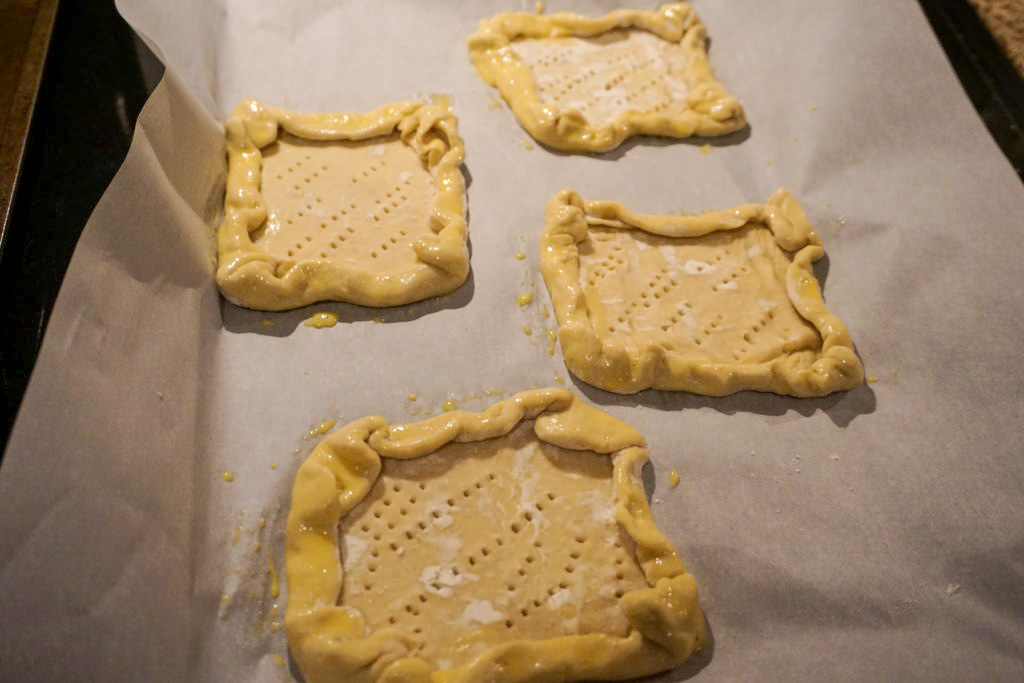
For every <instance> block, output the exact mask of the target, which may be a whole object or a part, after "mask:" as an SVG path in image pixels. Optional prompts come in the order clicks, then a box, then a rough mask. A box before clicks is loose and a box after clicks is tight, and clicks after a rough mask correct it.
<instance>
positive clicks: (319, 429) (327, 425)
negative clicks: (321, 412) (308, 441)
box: [309, 420, 337, 436]
mask: <svg viewBox="0 0 1024 683" xmlns="http://www.w3.org/2000/svg"><path fill="white" fill-rule="evenodd" d="M336 424H337V421H335V420H324V421H323V422H321V423H320V424H318V425H317V426H316V427H314V428H313V430H312V431H311V432H310V433H309V435H310V436H323V435H324V434H326V433H327V432H329V431H330V430H331V428H332V427H333V426H334V425H336Z"/></svg>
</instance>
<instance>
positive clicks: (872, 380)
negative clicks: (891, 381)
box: [868, 375, 878, 384]
mask: <svg viewBox="0 0 1024 683" xmlns="http://www.w3.org/2000/svg"><path fill="white" fill-rule="evenodd" d="M877 381H878V378H877V377H875V376H874V375H868V384H874V383H875V382H877Z"/></svg>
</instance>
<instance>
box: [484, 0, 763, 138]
mask: <svg viewBox="0 0 1024 683" xmlns="http://www.w3.org/2000/svg"><path fill="white" fill-rule="evenodd" d="M706 40H707V32H706V30H705V28H704V24H703V23H702V22H701V20H700V19H699V18H698V17H697V14H696V12H694V11H693V8H691V7H690V5H688V4H687V3H683V2H678V3H672V4H667V5H662V6H661V7H660V8H659V9H658V10H657V11H642V10H616V11H614V12H610V13H609V14H606V15H604V16H602V17H597V18H590V17H584V16H581V15H578V14H570V13H559V14H551V15H536V14H528V13H525V12H517V13H509V14H499V15H497V16H495V17H493V18H492V19H486V20H484V21H482V22H480V27H479V28H478V29H477V31H476V33H474V34H473V35H472V36H471V37H470V39H469V52H470V56H471V58H472V60H473V64H474V65H475V66H476V69H477V72H478V73H479V74H480V76H481V77H482V78H483V79H484V80H485V81H486V82H487V83H488V84H490V85H492V86H495V87H497V88H498V90H499V91H500V92H501V95H502V97H504V98H505V101H506V102H507V103H508V105H509V107H511V109H512V111H513V113H514V114H515V116H516V118H517V119H518V120H519V123H520V124H521V125H522V126H523V127H524V128H525V129H526V130H527V131H528V132H529V133H530V135H532V136H533V137H534V138H535V139H537V140H539V141H540V142H543V143H544V144H546V145H549V146H550V147H554V148H556V149H562V150H568V151H594V152H600V151H606V150H609V149H613V148H615V147H618V146H619V144H621V143H622V141H623V140H625V139H626V138H628V137H630V136H632V135H663V136H668V137H674V138H685V137H690V136H693V135H706V136H710V135H722V134H725V133H730V132H733V131H735V130H739V129H740V128H742V127H743V126H744V125H745V124H746V119H745V117H744V114H743V108H742V107H741V106H740V103H739V102H738V101H737V100H736V98H734V97H732V96H731V95H730V94H729V93H728V92H726V90H725V88H723V87H722V85H721V84H720V83H719V82H718V81H717V80H716V79H715V76H714V74H713V72H712V70H711V66H710V64H709V62H708V56H707V51H706V49H705V42H706Z"/></svg>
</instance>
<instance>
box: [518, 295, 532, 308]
mask: <svg viewBox="0 0 1024 683" xmlns="http://www.w3.org/2000/svg"><path fill="white" fill-rule="evenodd" d="M516 303H517V304H519V307H520V308H522V307H523V306H529V305H530V304H532V303H533V292H524V293H523V294H520V295H519V298H518V299H516Z"/></svg>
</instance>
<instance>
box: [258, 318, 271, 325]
mask: <svg viewBox="0 0 1024 683" xmlns="http://www.w3.org/2000/svg"><path fill="white" fill-rule="evenodd" d="M260 325H262V326H263V327H273V326H274V321H273V320H267V319H266V318H264V319H263V320H261V321H260Z"/></svg>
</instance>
